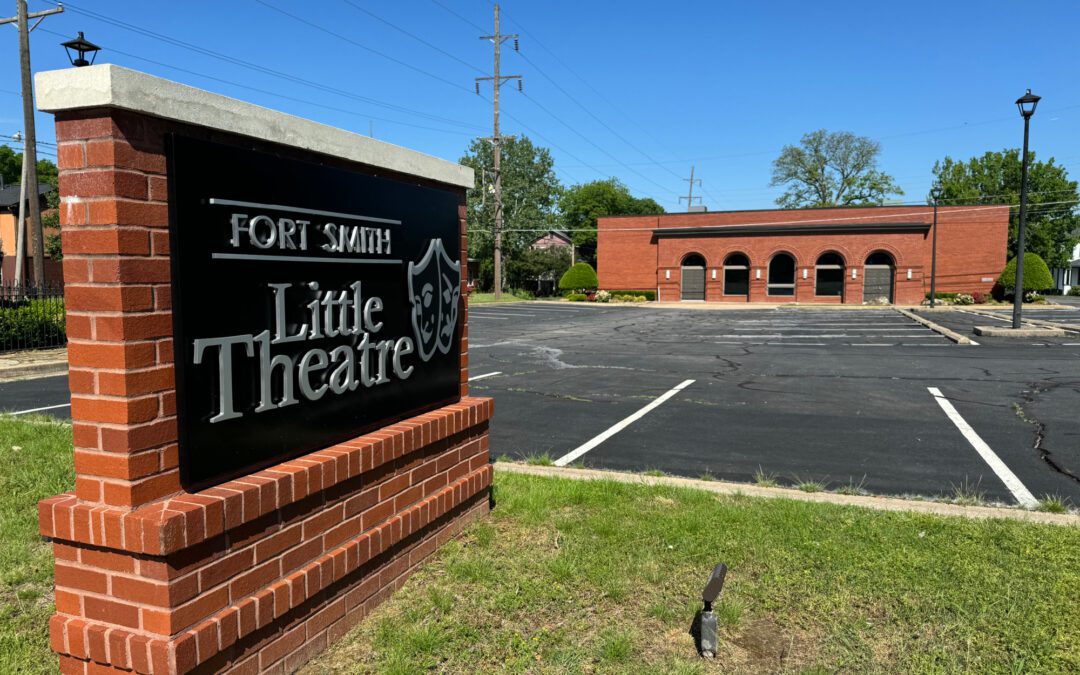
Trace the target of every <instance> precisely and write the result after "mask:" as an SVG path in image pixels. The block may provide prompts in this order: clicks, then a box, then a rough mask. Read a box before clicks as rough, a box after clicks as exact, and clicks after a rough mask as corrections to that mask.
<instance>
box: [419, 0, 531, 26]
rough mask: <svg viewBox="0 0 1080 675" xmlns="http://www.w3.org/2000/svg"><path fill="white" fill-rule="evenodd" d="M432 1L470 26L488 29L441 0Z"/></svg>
mask: <svg viewBox="0 0 1080 675" xmlns="http://www.w3.org/2000/svg"><path fill="white" fill-rule="evenodd" d="M431 1H432V2H434V3H435V4H436V5H438V6H439V7H442V8H443V9H444V10H446V11H447V12H449V13H450V14H453V15H454V16H456V17H457V18H459V19H461V20H462V21H464V22H465V23H467V24H469V25H470V26H472V27H473V28H475V29H476V30H478V31H481V32H483V31H485V30H487V29H486V28H484V27H483V26H481V25H478V24H475V23H473V22H472V21H470V20H468V19H466V18H465V17H463V16H462V15H460V14H458V13H457V12H455V11H454V10H452V9H450V8H449V7H447V6H446V5H444V4H443V3H441V2H439V0H431ZM522 32H525V31H522Z"/></svg>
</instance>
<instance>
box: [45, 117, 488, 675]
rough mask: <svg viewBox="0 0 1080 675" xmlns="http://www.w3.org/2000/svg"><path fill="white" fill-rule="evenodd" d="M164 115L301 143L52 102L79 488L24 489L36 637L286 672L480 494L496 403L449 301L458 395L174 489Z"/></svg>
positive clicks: (97, 669) (466, 514) (213, 666)
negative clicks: (45, 546)
mask: <svg viewBox="0 0 1080 675" xmlns="http://www.w3.org/2000/svg"><path fill="white" fill-rule="evenodd" d="M167 131H181V132H183V133H186V134H188V135H191V136H195V137H200V138H207V139H211V140H215V141H218V142H225V143H229V142H231V143H239V144H243V145H244V146H246V147H255V148H258V149H268V150H272V151H274V152H278V153H279V154H284V155H290V154H292V155H295V156H297V157H301V158H303V157H304V154H303V153H302V152H300V151H298V150H295V149H290V148H287V147H277V146H267V145H266V144H260V143H259V142H258V141H254V140H252V139H238V138H236V137H232V136H230V135H228V134H223V133H220V132H215V131H212V130H207V129H201V128H194V127H184V126H182V125H178V124H175V123H170V122H167V121H164V120H159V119H154V118H149V117H145V116H140V115H137V114H134V113H130V112H124V111H117V110H88V111H81V112H78V113H64V114H62V115H58V117H57V140H58V143H59V147H58V156H59V165H60V192H61V198H62V203H61V226H62V237H63V246H64V261H63V264H64V276H65V282H66V285H67V286H66V302H67V310H68V311H67V326H68V337H69V360H70V371H69V373H70V375H69V378H70V386H71V392H72V432H73V439H74V445H75V470H76V486H75V490H74V491H73V492H70V493H66V494H63V495H58V496H56V497H52V498H49V499H46V500H44V501H42V502H41V503H40V504H39V519H40V529H41V533H42V534H43V535H44V536H45V537H48V538H50V539H51V540H52V541H53V546H54V552H55V558H56V575H55V576H56V615H55V616H53V618H52V620H51V622H50V625H49V634H50V640H51V644H52V648H53V650H54V651H56V652H57V653H58V654H59V655H60V666H61V670H62V671H63V672H65V673H102V672H137V673H186V672H203V671H205V672H243V673H257V672H271V673H275V672H289V671H291V670H294V669H295V668H297V667H298V666H299V665H301V664H302V663H304V662H305V661H306V660H308V659H309V658H311V657H312V656H313V655H314V654H315V653H317V652H318V651H319V650H321V649H322V648H323V647H324V646H326V644H327V643H328V641H330V640H332V639H334V638H336V637H338V636H340V635H342V634H344V632H345V631H346V630H347V629H348V628H350V627H351V626H353V625H354V624H355V623H356V622H357V621H359V620H360V619H362V618H363V617H364V616H365V615H366V614H367V613H368V612H369V611H370V610H371V609H372V607H374V606H375V605H377V604H378V603H380V602H381V601H383V600H385V599H386V598H387V597H388V596H389V594H390V593H392V592H393V590H395V589H396V588H398V587H399V586H400V585H401V584H402V583H404V581H405V579H406V578H407V577H408V575H409V574H410V573H411V572H412V571H413V570H414V569H415V568H416V566H417V565H418V564H420V563H421V561H423V560H424V559H425V558H426V557H428V556H429V555H431V554H432V553H433V552H434V551H435V550H436V549H437V548H438V547H439V546H440V545H441V544H443V543H444V542H445V541H446V540H447V539H448V538H449V537H452V536H454V535H455V534H456V533H457V532H459V531H460V530H461V529H462V527H464V526H465V525H466V524H467V523H468V522H470V521H471V520H473V519H475V518H477V517H480V516H482V515H484V514H485V513H486V512H487V510H488V502H489V496H490V484H491V467H490V464H489V455H488V420H489V419H490V418H491V415H492V412H493V405H492V402H491V400H490V399H483V398H473V397H469V396H468V326H467V322H468V319H467V311H465V310H466V309H467V308H466V307H465V306H464V303H465V300H464V299H463V301H462V302H463V306H462V313H461V316H462V317H463V320H462V322H461V327H460V330H461V344H462V359H461V395H462V398H461V400H460V402H458V403H454V404H452V405H446V406H444V407H441V408H438V409H436V410H433V411H430V412H427V413H424V414H421V415H417V416H415V417H411V418H408V419H403V420H400V421H398V422H396V423H394V424H391V425H389V426H386V427H383V428H381V429H378V430H376V431H373V432H371V433H368V434H366V435H363V436H359V437H357V438H354V439H352V440H349V441H346V442H343V443H340V444H338V445H335V446H332V447H329V448H326V449H323V450H321V451H318V452H314V453H310V454H307V455H303V456H301V457H298V458H296V459H293V460H290V461H287V462H283V463H281V464H278V465H276V466H272V467H270V468H267V469H264V470H262V471H259V472H256V473H253V474H250V475H247V476H244V477H241V478H238V479H235V480H232V481H229V482H227V483H223V484H221V485H217V486H215V487H212V488H209V489H206V490H203V491H201V492H197V493H189V492H186V491H185V490H183V489H182V487H181V485H180V482H179V476H178V468H177V467H178V464H177V441H176V439H177V428H176V391H175V384H174V368H173V339H172V315H171V304H170V297H171V295H170V286H169V283H170V266H169V239H168V204H167V202H166V198H167V197H166V189H165V188H166V176H165V171H166V169H165V158H164V144H163V138H164V133H165V132H167ZM324 159H325V161H327V162H328V163H334V162H335V160H333V159H332V158H324ZM339 164H341V165H342V166H346V167H349V168H353V169H357V170H364V167H363V166H362V165H352V164H344V163H339ZM380 173H381V174H382V175H387V172H385V171H380ZM390 175H392V174H390ZM410 180H413V181H414V182H415V181H417V180H418V179H416V178H412V179H410ZM461 202H462V206H461V208H460V211H459V216H460V217H461V223H462V240H461V245H462V258H463V259H464V258H465V257H466V256H465V250H466V249H465V247H466V241H465V237H464V193H463V191H462V194H461ZM462 268H463V272H465V270H464V268H465V266H464V265H463V266H462Z"/></svg>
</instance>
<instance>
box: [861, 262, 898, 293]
mask: <svg viewBox="0 0 1080 675" xmlns="http://www.w3.org/2000/svg"><path fill="white" fill-rule="evenodd" d="M895 279H896V263H895V261H893V257H892V256H891V255H889V254H888V253H886V252H885V251H874V252H873V253H871V254H870V255H869V256H868V257H867V258H866V263H865V264H864V265H863V296H862V297H863V304H864V305H876V304H888V305H891V304H892V303H893V286H894V280H895Z"/></svg>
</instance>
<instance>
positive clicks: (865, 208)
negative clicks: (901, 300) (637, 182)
mask: <svg viewBox="0 0 1080 675" xmlns="http://www.w3.org/2000/svg"><path fill="white" fill-rule="evenodd" d="M1007 206H1009V205H1008V204H950V205H949V206H942V205H939V206H938V210H939V211H947V210H949V209H1000V208H1002V207H1007ZM929 208H933V204H923V205H918V204H915V205H912V204H903V205H899V204H883V205H881V206H815V207H812V208H807V209H731V210H728V211H705V212H701V213H688V212H686V211H678V212H675V213H644V214H633V213H624V214H617V215H609V216H599V217H598V218H597V220H604V219H609V218H671V217H682V216H698V217H701V216H715V215H719V214H722V213H799V212H801V211H873V210H877V209H929Z"/></svg>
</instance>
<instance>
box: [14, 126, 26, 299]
mask: <svg viewBox="0 0 1080 675" xmlns="http://www.w3.org/2000/svg"><path fill="white" fill-rule="evenodd" d="M19 138H20V140H21V139H22V134H19ZM17 227H18V228H19V229H18V230H17V232H18V234H16V235H15V285H16V286H23V285H25V282H26V272H25V271H24V269H23V267H24V265H25V264H26V146H25V145H24V146H23V163H22V177H21V178H20V179H19V222H18V225H17Z"/></svg>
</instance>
